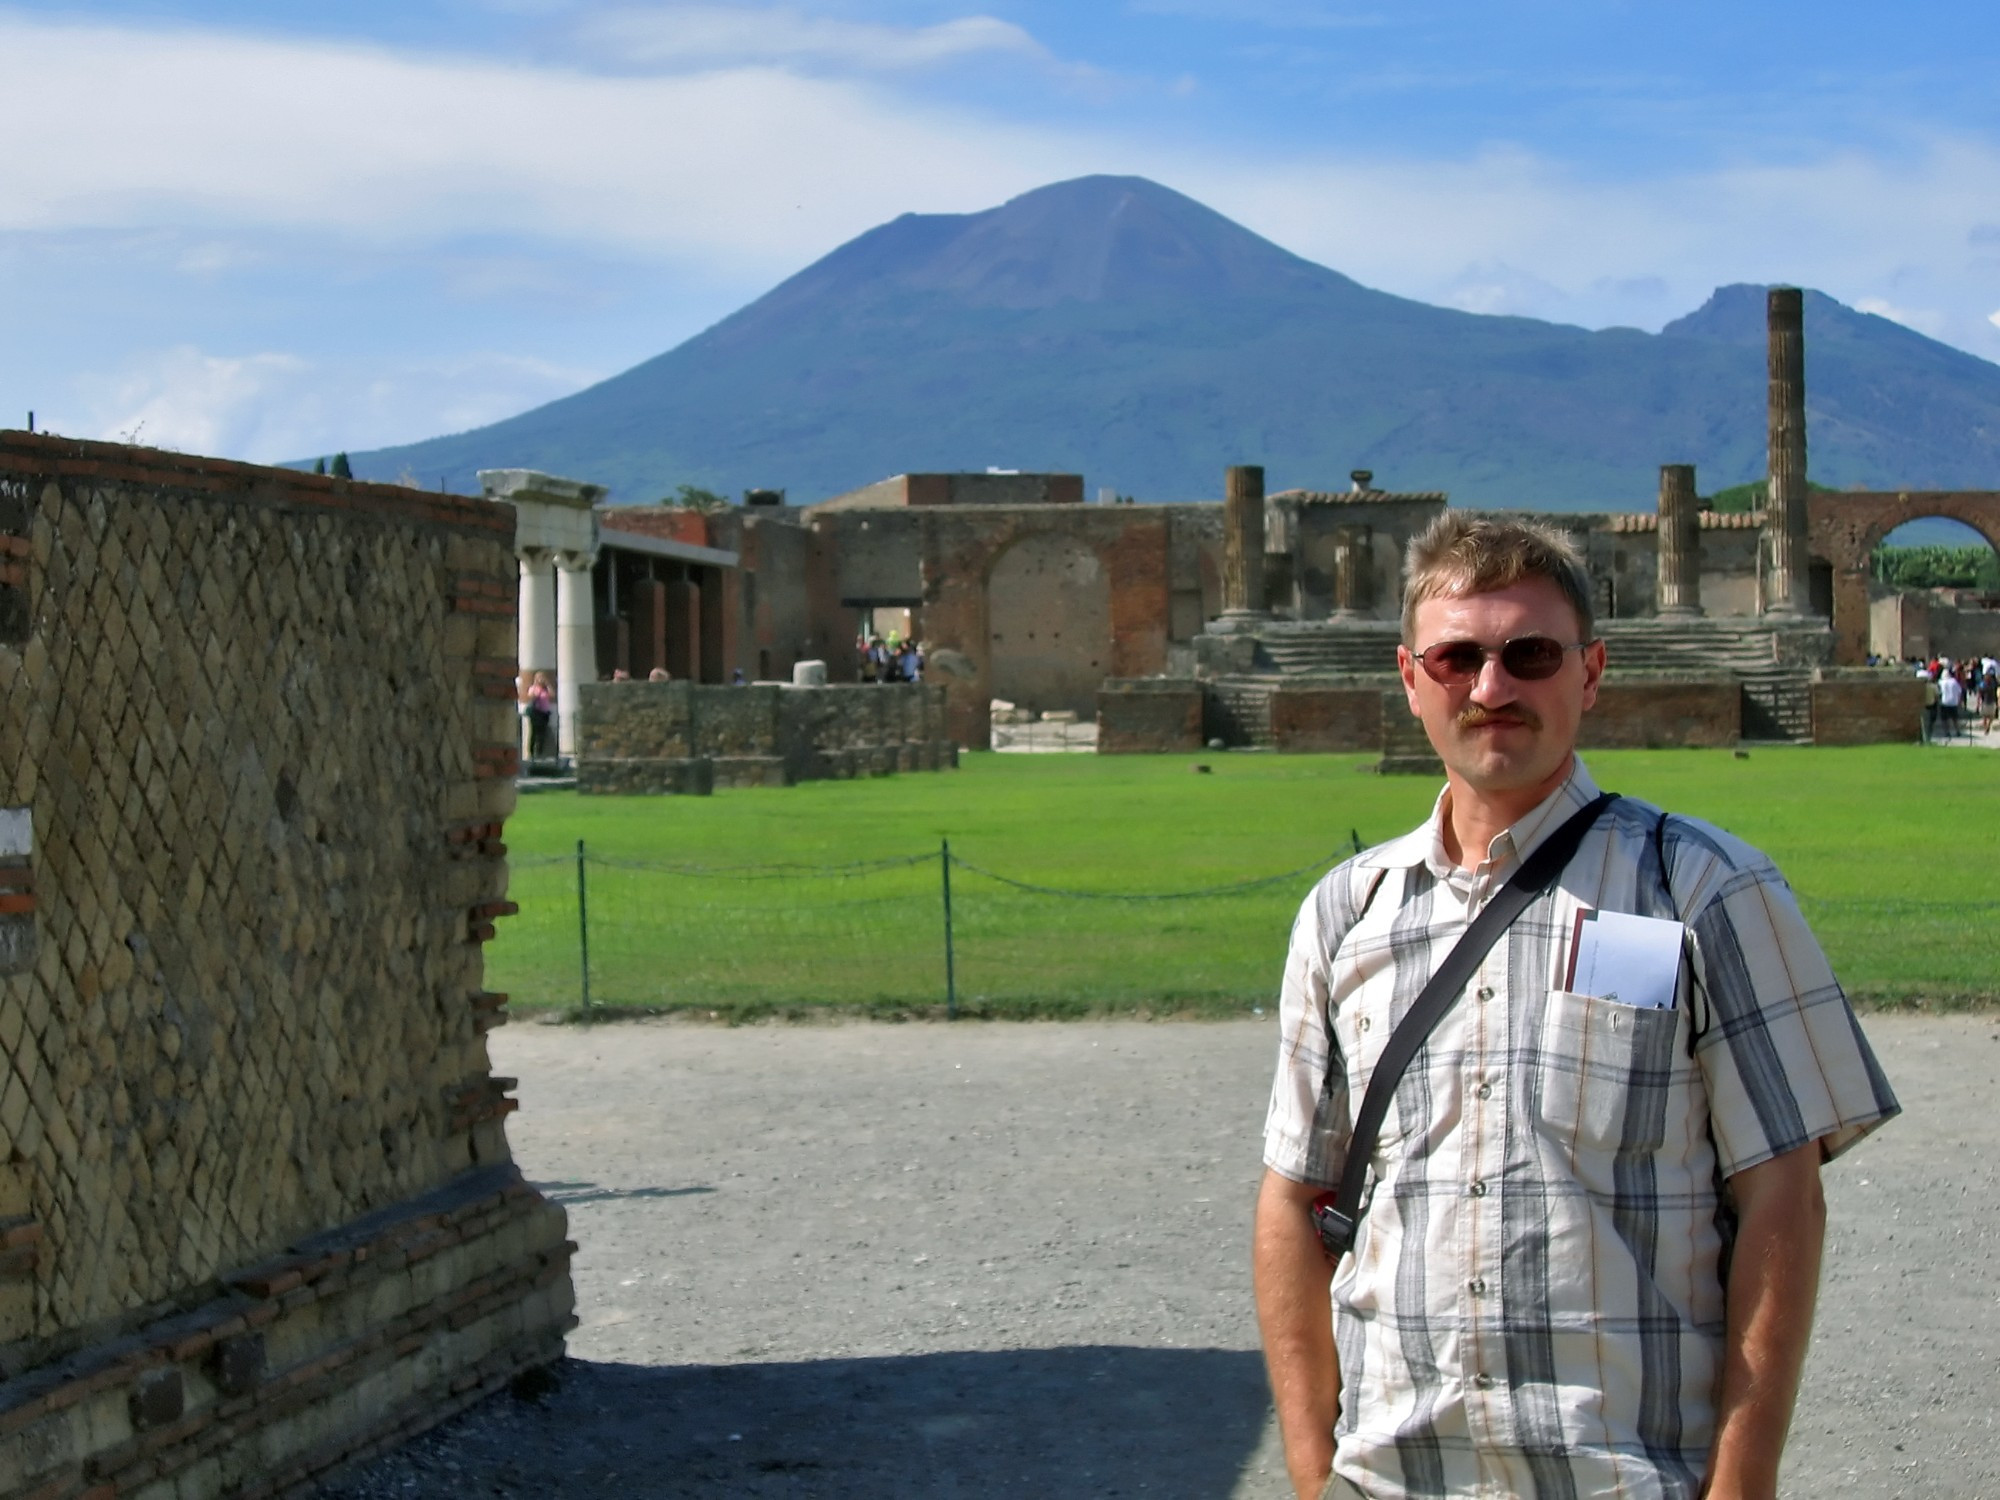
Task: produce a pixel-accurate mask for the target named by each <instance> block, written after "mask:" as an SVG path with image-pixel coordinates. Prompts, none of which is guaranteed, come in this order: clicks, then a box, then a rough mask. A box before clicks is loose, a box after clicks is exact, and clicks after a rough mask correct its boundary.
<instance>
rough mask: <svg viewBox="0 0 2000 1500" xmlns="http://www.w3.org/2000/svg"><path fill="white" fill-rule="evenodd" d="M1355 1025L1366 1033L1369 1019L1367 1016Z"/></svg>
mask: <svg viewBox="0 0 2000 1500" xmlns="http://www.w3.org/2000/svg"><path fill="white" fill-rule="evenodd" d="M1355 1024H1356V1025H1358V1026H1359V1027H1360V1028H1361V1029H1362V1030H1363V1031H1366V1030H1367V1029H1368V1018H1367V1017H1366V1016H1363V1017H1362V1018H1361V1019H1360V1020H1359V1021H1357V1022H1356V1023H1355Z"/></svg>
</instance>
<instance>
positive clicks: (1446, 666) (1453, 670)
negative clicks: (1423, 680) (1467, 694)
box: [1424, 641, 1486, 682]
mask: <svg viewBox="0 0 2000 1500" xmlns="http://www.w3.org/2000/svg"><path fill="white" fill-rule="evenodd" d="M1485 664H1486V652H1485V651H1484V650H1482V649H1481V647H1480V645H1479V642H1477V641H1446V642H1444V643H1442V644H1440V645H1436V646H1433V647H1431V649H1430V650H1428V651H1426V652H1425V653H1424V668H1425V670H1427V671H1428V672H1429V673H1430V674H1431V679H1432V680H1433V681H1435V682H1468V681H1470V680H1471V679H1472V678H1474V677H1477V676H1478V675H1479V669H1480V668H1481V667H1482V666H1484V665H1485Z"/></svg>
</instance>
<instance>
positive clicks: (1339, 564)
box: [1333, 526, 1374, 620]
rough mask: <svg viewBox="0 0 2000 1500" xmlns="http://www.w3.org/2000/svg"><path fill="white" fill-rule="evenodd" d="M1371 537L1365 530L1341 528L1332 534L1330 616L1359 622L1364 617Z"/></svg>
mask: <svg viewBox="0 0 2000 1500" xmlns="http://www.w3.org/2000/svg"><path fill="white" fill-rule="evenodd" d="M1373 537H1374V533H1373V530H1372V528H1370V527H1367V526H1341V527H1337V528H1336V529H1335V530H1334V533H1333V614H1334V618H1335V619H1340V620H1353V619H1359V618H1360V617H1361V616H1363V615H1365V614H1367V613H1368V607H1369V605H1370V604H1371V603H1372V602H1373V601H1372V600H1371V599H1370V598H1369V594H1370V590H1369V587H1368V584H1369V561H1370V551H1371V548H1372V546H1373Z"/></svg>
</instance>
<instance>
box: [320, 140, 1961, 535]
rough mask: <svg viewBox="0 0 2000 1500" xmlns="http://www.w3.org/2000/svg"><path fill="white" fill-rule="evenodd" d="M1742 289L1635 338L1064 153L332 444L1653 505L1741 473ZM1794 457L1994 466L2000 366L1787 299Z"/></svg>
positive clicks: (462, 456) (1941, 481) (650, 465)
mask: <svg viewBox="0 0 2000 1500" xmlns="http://www.w3.org/2000/svg"><path fill="white" fill-rule="evenodd" d="M1763 290H1764V289H1763V288H1761V287H1752V286H1729V287H1724V288H1722V289H1721V290H1719V291H1717V292H1716V293H1715V294H1714V295H1713V296H1712V297H1711V298H1710V299H1709V300H1708V302H1707V303H1706V304H1705V305H1703V306H1702V307H1701V308H1700V309H1699V310H1697V311H1695V312H1693V313H1691V314H1689V315H1688V316H1687V317H1684V318H1681V319H1679V320H1678V321H1677V322H1674V323H1670V324H1668V325H1667V327H1666V328H1664V329H1663V330H1662V331H1661V332H1660V333H1658V334H1647V333H1641V332H1639V331H1637V330H1635V329H1625V328H1611V329H1605V330H1602V331H1599V332H1591V331H1588V330H1585V329H1581V328H1573V327H1568V326H1565V325H1562V324H1555V323H1544V322H1539V321H1537V320H1535V319H1532V318H1507V317H1488V316H1482V315H1480V314H1475V313H1466V312H1458V311H1455V310H1453V309H1449V308H1441V307H1432V306H1429V305H1427V304H1424V303H1421V302H1413V301H1409V300H1407V299H1405V298H1402V297H1394V296H1390V295H1389V294H1387V293H1385V292H1378V291H1373V290H1370V289H1369V288H1367V287H1364V286H1362V285H1360V284H1359V283H1358V282H1355V281H1352V280H1350V279H1349V278H1347V277H1345V276H1342V275H1340V274H1339V273H1338V272H1336V271H1330V270H1328V269H1327V268H1325V267H1324V266H1319V265H1315V264H1313V263H1312V262H1310V261H1307V260H1303V259H1301V258H1300V257H1298V256H1296V255H1293V254H1291V253H1290V252H1288V251H1285V250H1282V249H1280V248H1279V247H1278V246H1276V245H1273V244H1271V243H1270V242H1269V241H1268V240H1264V239H1261V238H1259V237H1258V236H1256V235H1254V234H1252V233H1250V231H1248V230H1246V229H1244V228H1243V227H1241V226H1240V225H1238V224H1235V223H1232V222H1231V221H1230V220H1228V219H1225V218H1224V217H1222V216H1221V215H1220V214H1217V213H1215V212H1214V211H1213V210H1211V209H1208V208H1205V207H1203V206H1202V205H1201V204H1199V203H1196V202H1195V201H1194V200H1192V199H1190V198H1186V197H1183V196H1182V195H1181V194H1179V193H1176V192H1172V191H1170V190H1169V189H1167V188H1163V187H1160V186H1159V185H1157V184H1156V183H1152V182H1148V181H1146V180H1144V179H1143V178H1136V177H1086V178H1080V179H1078V180H1076V181H1073V182H1061V183H1056V184H1054V185H1053V186H1050V187H1045V188H1040V189H1037V190H1036V191H1034V192H1031V193H1025V194H1023V195H1022V196H1020V197H1019V198H1016V199H1014V200H1012V201H1011V202H1009V203H1006V204H1003V205H1002V206H1001V207H999V208H994V209H989V210H987V211H986V212H984V213H976V214H928V215H926V214H905V215H904V216H903V217H901V218H899V219H896V220H894V221H892V222H890V223H888V224H884V225H881V226H880V227H878V228H876V229H872V230H870V231H869V232H867V233H866V234H863V235H861V236H860V237H859V238H857V239H855V240H852V241H850V242H849V243H847V244H845V245H843V246H841V247H840V248H839V249H838V250H835V251H834V252H833V253H832V254H830V255H828V256H826V257H825V258H824V259H822V260H820V261H818V262H816V263H815V264H813V265H811V266H809V267H807V268H806V269H805V270H803V271H801V272H800V273H799V274H798V275H796V276H794V277H792V278H791V279H790V280H788V281H786V282H784V283H783V284H782V285H780V286H778V287H776V288H775V289H773V290H772V291H771V292H769V293H767V294H766V295H765V296H763V297H760V298H759V299H758V300H757V301H755V302H752V303H751V304H750V305H749V306H747V307H745V308H743V309H742V310H741V311H739V312H737V313H735V314H733V315H731V316H730V317H728V318H725V319H724V320H723V321H722V322H720V323H718V324H716V325H715V326H714V327H713V328H710V329H708V330H707V331H706V332H704V333H702V334H699V335H697V336H696V337H694V338H692V339H689V340H688V341H687V342H686V343H684V344H682V345H680V346H679V347H678V348H676V349H673V350H670V351H669V352H667V353H665V354H662V355H660V356H658V357H657V358H654V359H650V360H648V361H646V362H645V363H644V364H642V365H639V366H637V367H635V368H633V369H631V370H627V371H626V372H625V373H624V374H622V375H617V376H614V377H613V378H611V379H609V380H606V381H604V382H602V383H601V384H599V385H595V386H592V387H591V388H589V389H588V390H585V391H580V392H578V393H577V394H575V395H573V396H569V397H565V398H564V399H562V400H560V401H553V402H550V403H549V404H548V405H546V406H541V407H537V408H536V409H535V410H533V411H529V412H524V413H523V414H521V415H520V416H517V417H511V418H509V419H507V420H506V421H503V422H496V423H494V424H493V425H492V426H490V427H483V428H480V429H478V430H476V431H473V432H467V433H459V434H457V435H455V436H451V437H440V438H434V439H431V440H430V441H427V442H422V443H415V444H411V445H409V446H407V447H401V448H388V449H381V450H378V451H376V452H373V453H356V454H353V455H351V458H352V462H353V465H354V471H355V473H356V474H358V475H361V476H362V477H365V478H383V479H393V478H395V477H397V476H398V475H399V474H402V473H404V472H406V471H407V472H410V473H412V474H414V475H416V476H417V477H418V479H419V480H420V481H421V482H423V483H425V484H435V483H436V482H438V480H439V479H440V478H442V479H444V480H445V481H446V482H447V483H448V484H449V486H450V487H451V488H453V489H472V488H474V487H475V481H474V479H473V473H474V471H475V470H477V469H481V468H501V467H525V468H537V469H544V470H548V471H551V472H554V473H558V474H564V475H568V476H571V477H574V478H578V479H587V480H591V481H594V482H597V483H601V484H607V485H609V486H610V487H611V489H612V492H613V496H614V498H615V499H617V500H620V501H651V500H655V499H657V498H659V497H660V496H662V495H664V494H666V493H668V492H669V491H671V490H672V489H673V488H674V487H675V486H677V485H680V484H695V485H699V486H703V487H706V488H709V489H714V490H719V491H722V492H723V493H726V494H734V493H737V492H740V491H741V490H743V489H745V488H749V487H751V486H769V487H772V488H783V489H786V490H788V491H789V492H790V497H791V499H792V500H793V501H794V502H795V503H804V502H810V501H814V500H819V499H824V498H826V497H827V496H830V495H833V494H837V493H839V492H840V491H842V490H846V489H850V488H853V487H855V486H857V485H860V484H865V483H868V482H870V481H872V480H875V479H880V478H882V477H884V476H886V475H889V474H892V473H898V472H905V471H926V470H965V469H983V468H985V467H987V466H988V465H998V466H1002V467H1006V468H1019V469H1030V470H1059V471H1073V472H1080V473H1082V474H1083V476H1084V479H1085V483H1086V485H1087V486H1088V487H1089V488H1090V490H1092V491H1094V490H1096V489H1097V488H1099V487H1110V488H1114V489H1116V490H1118V491H1120V492H1122V493H1126V494H1132V495H1137V496H1138V497H1140V498H1141V499H1145V500H1178V499H1190V498H1199V497H1204V496H1206V497H1213V496H1216V495H1218V494H1219V493H1220V490H1221V485H1222V472H1223V469H1224V467H1225V466H1226V465H1228V464H1231V463H1262V464H1264V465H1265V467H1266V470H1267V482H1268V483H1269V485H1270V486H1271V487H1272V488H1282V487H1287V486H1307V487H1318V488H1326V487H1332V486H1338V485H1341V484H1344V482H1345V479H1346V475H1347V473H1348V471H1349V470H1350V469H1355V468H1366V469H1372V470H1374V471H1375V473H1376V476H1377V482H1378V483H1380V484H1383V485H1385V486H1387V487H1391V488H1397V489H1444V490H1449V491H1451V493H1452V496H1453V499H1454V500H1455V501H1456V502H1457V503H1459V504H1462V505H1482V504H1485V505H1525V506H1539V507H1548V508H1580V507H1586V506H1600V507H1607V508H1616V507H1633V506H1645V505H1649V504H1650V503H1651V501H1652V497H1653V496H1654V494H1655V493H1656V491H1657V488H1658V475H1659V466H1660V465H1661V464H1662V463H1694V464H1696V465H1697V466H1698V467H1699V471H1700V472H1699V483H1700V487H1701V489H1702V490H1703V491H1704V492H1709V491H1712V490H1714V489H1718V488H1721V487H1723V486H1725V485H1729V484H1734V483H1740V482H1742V481H1744V480H1747V479H1751V478H1754V477H1756V476H1757V475H1759V474H1761V473H1762V472H1763V469H1764V445H1765V435H1764V422H1765V378H1766V377H1765V360H1764V295H1763ZM1806 360H1807V367H1806V379H1807V387H1808V392H1809V403H1808V404H1809V418H1810V429H1809V431H1810V442H1811V467H1812V475H1813V478H1814V480H1815V481H1817V482H1819V483H1823V484H1829V485H1833V486H1836V487H1841V488H1845V487H1849V486H1854V485H1863V486H1889V485H1896V486H1906V487H1925V488H1930V487H1946V486H1957V487H1982V488H1983V487H1988V486H1992V487H2000V366H1995V365H1992V364H1989V363H1987V362H1986V361H1984V360H1980V359H1976V358H1974V357H1973V356H1971V355H1968V354H1964V353H1961V352H1959V351H1958V350H1955V349H1952V348H1949V347H1947V346H1946V345H1943V344H1940V343H1937V342H1935V341H1933V340H1931V339H1927V338H1925V337H1923V336H1922V335H1921V334H1917V333H1914V332H1912V331H1911V330H1909V329H1907V328H1904V327H1902V326H1901V325H1899V324H1896V323H1892V322H1889V321H1888V320H1886V319H1883V318H1878V317H1874V316H1871V315H1869V314H1866V313H1860V312H1856V311H1855V310H1853V309H1852V308H1849V307H1845V306H1842V305H1841V304H1840V303H1838V302H1835V301H1833V300H1832V299H1831V298H1828V297H1825V296H1821V295H1819V294H1818V293H1813V292H1809V293H1808V294H1807V296H1806Z"/></svg>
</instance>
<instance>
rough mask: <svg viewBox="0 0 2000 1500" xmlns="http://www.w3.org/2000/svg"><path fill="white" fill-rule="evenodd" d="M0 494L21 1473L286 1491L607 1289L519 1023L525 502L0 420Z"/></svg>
mask: <svg viewBox="0 0 2000 1500" xmlns="http://www.w3.org/2000/svg"><path fill="white" fill-rule="evenodd" d="M0 536H4V537H5V538H6V540H5V542H4V543H3V544H0V589H5V590H8V591H11V593H12V594H13V596H14V600H15V608H14V610H13V613H12V616H11V619H12V620H13V628H12V629H11V630H6V629H0V704H4V705H5V707H4V721H0V924H5V927H6V932H5V935H4V936H0V1044H4V1055H5V1059H6V1065H5V1073H4V1077H0V1494H20V1493H28V1492H32V1493H34V1494H37V1495H43V1494H46V1495H49V1496H51V1497H53V1496H59V1495H72V1494H78V1495H80V1494H84V1493H86V1492H87V1493H89V1494H91V1495H93V1496H103V1497H109V1496H112V1495H117V1494H137V1493H141V1492H143V1493H145V1494H148V1495H154V1494H167V1493H171V1494H173V1495H176V1496H182V1497H193V1496H205V1495H211V1494H220V1493H224V1492H229V1493H275V1492H277V1491H280V1490H282V1489H284V1488H286V1487H288V1486H293V1485H297V1484H302V1483H304V1482H306V1481H307V1480H310V1479H311V1478H312V1477H313V1476H314V1475H315V1474H317V1473H320V1472H322V1471H323V1470H325V1469H326V1468H327V1467H329V1466H331V1465H334V1464H337V1463H339V1462H341V1461H342V1460H343V1459H344V1458H346V1457H349V1456H352V1455H354V1454H357V1453H360V1452H365V1451H370V1450H372V1449H373V1448H375V1447H377V1446H379V1445H380V1444H382V1443H383V1442H386V1441H389V1440H393V1439H394V1438H396V1437H397V1436H399V1435H402V1434H406V1433H408V1432H410V1431H413V1430H415V1429H416V1428H418V1427H421V1426H424V1425H428V1424H429V1423H431V1422H434V1421H436V1420H438V1419H439V1418H440V1417H442V1416H443V1415H445V1414H446V1413H448V1412H449V1411H450V1410H452V1409H454V1408H455V1406H456V1405H459V1404H463V1402H464V1401H466V1400H469V1399H472V1398H473V1397H474V1396H476V1395H477V1394H478V1393H480V1392H482V1391H485V1390H489V1389H492V1388H494V1387H495V1386H496V1385H498V1384H500V1383H502V1382H504V1381H505V1380H506V1379H507V1378H509V1376H511V1375H512V1374H513V1373H515V1372H517V1371H518V1370H520V1369H522V1368H525V1367H527V1366H529V1365H532V1364H536V1363H540V1362H544V1361H546V1360H548V1359H550V1358H553V1357H555V1356H556V1355H557V1354H559V1353H560V1352H561V1347H562V1334H563V1332H564V1330H565V1328H566V1327H567V1326H568V1325H569V1321H570V1320H569V1307H570V1290H569V1281H568V1273H567V1263H568V1250H569V1247H568V1245H567V1243H566V1241H565V1240H564V1237H563V1236H564V1218H563V1215H562V1212H561V1210H560V1209H559V1208H556V1207H554V1206H552V1205H549V1204H547V1203H546V1202H544V1201H543V1200H542V1199H541V1198H540V1197H539V1196H538V1195H537V1194H535V1193H534V1192H533V1191H532V1190H530V1189H529V1188H527V1187H526V1185H525V1184H523V1183H522V1182H521V1180H520V1177H519V1174H518V1172H517V1171H516V1170H515V1168H514V1167H513V1165H512V1161H511V1157H510V1153H509V1151H508V1147H507V1141H506V1136H505V1131H504V1128H503V1120H504V1117H505V1115H506V1113H507V1111H508V1110H510V1109H511V1108H512V1107H513V1101H512V1100H511V1099H509V1098H508V1097H507V1096H506V1089H507V1088H508V1087H509V1086H510V1084H511V1080H507V1079H496V1078H494V1077H493V1076H492V1075H491V1071H490V1067H489V1063H488V1059H487V1053H486V1042H485V1034H486V1032H487V1031H488V1029H489V1028H491V1027H492V1026H493V1025H495V1024H497V1023H498V1021H499V1020H500V1019H502V1018H503V1016H504V1008H503V1007H504V1001H505V997H504V996H499V995H492V994H488V993H487V992H486V991H485V990H484V987H483V984H482V960H481V946H480V945H481V944H482V943H483V942H484V941H485V940H486V939H487V938H490V937H491V936H492V934H493V923H494V921H495V919H496V918H498V917H501V916H503V915H505V914H507V913H508V912H509V911H511V909H512V908H511V907H510V906H509V905H508V903H507V901H506V867H505V864H504V855H505V846H504V845H503V844H502V843H501V830H502V824H503V822H504V820H505V819H506V817H507V816H508V814H509V813H510V812H511V810H512V807H513V799H514V785H513V776H514V772H515V769H516V766H515V757H516V751H515V735H516V726H515V719H514V705H513V696H512V679H513V673H514V665H515V663H514V649H515V620H514V590H515V578H516V569H515V564H514V559H513V554H512V536H513V517H512V513H511V511H509V510H508V508H506V507H505V506H498V505H491V504H488V503H486V502H484V501H479V500H469V499H462V498H457V497H450V496H443V495H432V494H425V493H423V492H419V491H412V490H406V489H402V488H399V487H395V486H388V485H371V484H358V483H353V482H351V481H345V480H336V479H330V478H323V477H314V476H308V475H300V474H293V473H290V472H287V471H283V470H273V469H263V468H254V467H250V466H247V465H240V464H231V463H223V462H218V461H211V460H203V459H194V458H187V457H183V456H180V455H174V454H165V453H158V452H153V451H149V450H144V449H135V448H127V447H122V446H115V445H109V444H91V443H79V442H72V441H68V440H63V439H56V438H50V437H46V436H39V437H38V436H32V435H28V434H21V433H0ZM8 618H10V617H9V616H8V614H7V611H5V610H0V621H5V620H6V619H8Z"/></svg>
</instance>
